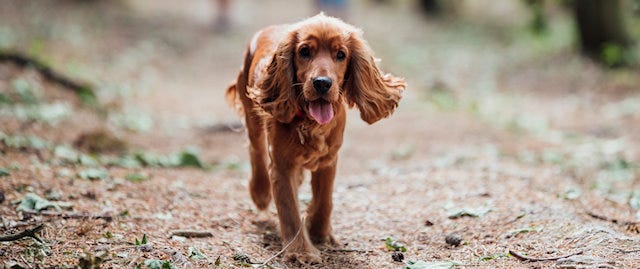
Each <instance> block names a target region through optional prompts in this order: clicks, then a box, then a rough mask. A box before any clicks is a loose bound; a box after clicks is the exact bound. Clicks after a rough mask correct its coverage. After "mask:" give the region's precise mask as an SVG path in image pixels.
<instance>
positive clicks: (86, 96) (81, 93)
mask: <svg viewBox="0 0 640 269" xmlns="http://www.w3.org/2000/svg"><path fill="white" fill-rule="evenodd" d="M76 96H78V99H80V102H82V104H84V105H86V106H89V107H95V106H97V105H98V97H97V96H96V94H95V93H94V92H93V90H92V89H91V88H89V87H82V88H80V89H78V90H77V91H76Z"/></svg>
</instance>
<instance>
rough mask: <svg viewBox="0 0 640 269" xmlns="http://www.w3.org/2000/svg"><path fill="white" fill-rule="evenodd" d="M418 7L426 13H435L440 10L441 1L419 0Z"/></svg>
mask: <svg viewBox="0 0 640 269" xmlns="http://www.w3.org/2000/svg"><path fill="white" fill-rule="evenodd" d="M420 7H422V11H424V13H426V14H427V15H437V14H439V13H440V12H441V11H442V3H440V1H439V0H420Z"/></svg>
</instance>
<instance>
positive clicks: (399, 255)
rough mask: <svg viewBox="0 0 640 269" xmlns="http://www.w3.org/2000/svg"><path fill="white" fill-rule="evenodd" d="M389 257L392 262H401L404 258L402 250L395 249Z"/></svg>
mask: <svg viewBox="0 0 640 269" xmlns="http://www.w3.org/2000/svg"><path fill="white" fill-rule="evenodd" d="M391 259H393V261H394V262H402V260H404V254H402V251H395V252H393V254H391Z"/></svg>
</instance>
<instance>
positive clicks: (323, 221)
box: [306, 161, 337, 244]
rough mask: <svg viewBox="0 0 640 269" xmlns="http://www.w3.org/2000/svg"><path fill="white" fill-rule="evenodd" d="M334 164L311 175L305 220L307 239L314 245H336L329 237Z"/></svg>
mask: <svg viewBox="0 0 640 269" xmlns="http://www.w3.org/2000/svg"><path fill="white" fill-rule="evenodd" d="M336 162H337V161H333V162H332V163H331V164H329V165H328V166H326V167H322V168H319V169H318V170H316V171H314V172H313V173H312V174H311V188H312V192H313V198H312V199H311V203H310V204H309V208H307V213H308V216H309V217H308V218H307V219H306V226H307V230H308V231H309V237H310V239H311V241H312V242H313V243H316V244H325V243H329V244H336V240H335V239H334V238H333V236H332V235H331V209H332V207H333V201H332V193H333V181H334V179H335V176H336Z"/></svg>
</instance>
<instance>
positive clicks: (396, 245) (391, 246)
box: [384, 237, 407, 252]
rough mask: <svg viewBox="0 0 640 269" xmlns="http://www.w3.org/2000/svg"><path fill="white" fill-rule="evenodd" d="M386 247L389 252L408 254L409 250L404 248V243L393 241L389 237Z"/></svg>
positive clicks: (385, 242)
mask: <svg viewBox="0 0 640 269" xmlns="http://www.w3.org/2000/svg"><path fill="white" fill-rule="evenodd" d="M384 245H385V247H386V248H387V249H388V250H391V251H402V252H407V248H406V247H405V246H404V244H403V243H401V242H399V241H396V240H393V239H392V238H391V237H387V238H386V239H385V240H384Z"/></svg>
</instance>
